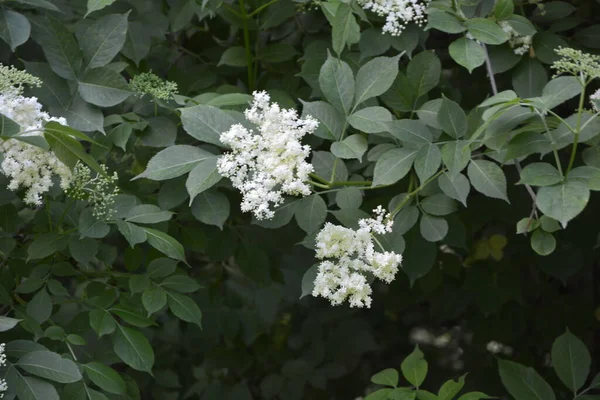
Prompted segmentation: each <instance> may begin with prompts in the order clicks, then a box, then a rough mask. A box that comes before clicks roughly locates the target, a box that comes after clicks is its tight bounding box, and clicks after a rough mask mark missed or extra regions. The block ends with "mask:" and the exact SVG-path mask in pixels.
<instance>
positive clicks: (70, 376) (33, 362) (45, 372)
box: [16, 351, 82, 383]
mask: <svg viewBox="0 0 600 400" xmlns="http://www.w3.org/2000/svg"><path fill="white" fill-rule="evenodd" d="M16 365H18V366H19V367H21V368H23V369H24V370H25V371H27V372H29V373H30V374H33V375H37V376H39V377H41V378H45V379H49V380H51V381H54V382H58V383H72V382H77V381H79V380H80V379H81V378H82V376H81V372H79V368H77V365H76V364H75V363H74V362H73V361H71V360H68V359H66V358H62V357H61V356H60V355H58V354H56V353H53V352H51V351H33V352H31V353H28V354H25V355H24V356H23V357H21V359H20V360H19V361H17V363H16Z"/></svg>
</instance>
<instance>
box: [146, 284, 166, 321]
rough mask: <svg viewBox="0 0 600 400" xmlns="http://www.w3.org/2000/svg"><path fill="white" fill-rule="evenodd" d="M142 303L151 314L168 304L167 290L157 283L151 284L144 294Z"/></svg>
mask: <svg viewBox="0 0 600 400" xmlns="http://www.w3.org/2000/svg"><path fill="white" fill-rule="evenodd" d="M142 304H143V305H144V308H145V309H146V311H148V316H150V315H151V314H154V313H155V312H157V311H159V310H160V309H161V308H163V307H164V306H165V305H166V304H167V292H165V290H164V289H163V288H162V287H160V286H158V285H156V284H150V286H149V287H148V288H146V290H144V293H143V294H142Z"/></svg>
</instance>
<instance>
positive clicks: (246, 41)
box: [240, 0, 255, 92]
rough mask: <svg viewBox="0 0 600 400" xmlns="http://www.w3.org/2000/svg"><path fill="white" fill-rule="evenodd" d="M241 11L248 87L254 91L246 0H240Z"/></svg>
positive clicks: (252, 61)
mask: <svg viewBox="0 0 600 400" xmlns="http://www.w3.org/2000/svg"><path fill="white" fill-rule="evenodd" d="M240 13H241V14H242V20H243V23H244V47H245V49H246V66H247V68H248V89H249V91H250V92H253V91H254V87H255V84H254V73H253V72H252V70H253V63H254V60H253V58H252V49H251V48H250V29H249V28H248V15H247V14H246V7H245V6H244V0H240Z"/></svg>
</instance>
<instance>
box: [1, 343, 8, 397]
mask: <svg viewBox="0 0 600 400" xmlns="http://www.w3.org/2000/svg"><path fill="white" fill-rule="evenodd" d="M4 348H5V344H4V343H0V367H4V366H6V354H4ZM7 390H8V385H7V384H6V379H0V399H1V398H3V397H4V393H2V392H6V391H7Z"/></svg>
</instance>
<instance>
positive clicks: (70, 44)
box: [34, 16, 83, 80]
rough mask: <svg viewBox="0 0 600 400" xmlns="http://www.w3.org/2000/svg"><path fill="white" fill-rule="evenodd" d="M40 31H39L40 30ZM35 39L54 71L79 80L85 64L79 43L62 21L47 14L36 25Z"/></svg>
mask: <svg viewBox="0 0 600 400" xmlns="http://www.w3.org/2000/svg"><path fill="white" fill-rule="evenodd" d="M38 31H39V32H38ZM34 39H35V41H36V42H37V43H38V44H39V45H40V46H41V48H42V50H43V51H44V55H45V56H46V60H47V61H48V64H50V68H52V71H54V73H55V74H56V75H58V76H60V77H62V78H65V79H67V80H77V77H78V76H79V73H80V71H81V65H82V64H83V55H82V53H81V50H80V48H79V44H78V43H77V41H76V40H75V37H74V36H73V34H72V33H71V31H69V29H68V28H67V27H66V26H65V24H63V23H62V22H61V21H59V20H57V19H54V18H52V17H50V16H47V17H45V18H43V19H40V20H39V23H36V24H35V25H34Z"/></svg>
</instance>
